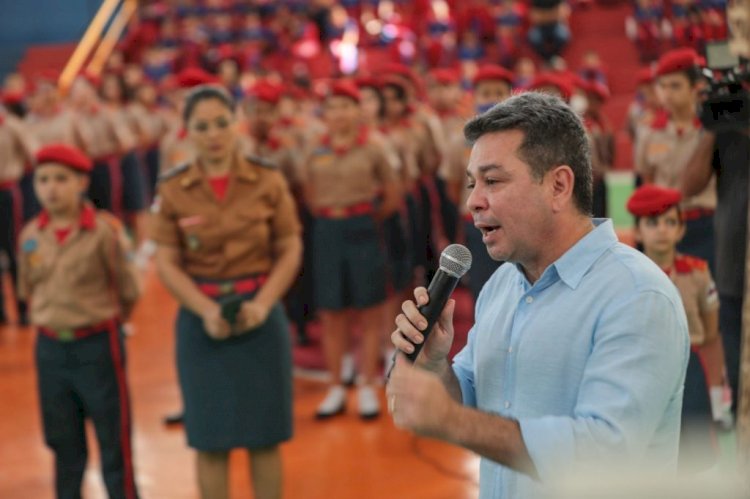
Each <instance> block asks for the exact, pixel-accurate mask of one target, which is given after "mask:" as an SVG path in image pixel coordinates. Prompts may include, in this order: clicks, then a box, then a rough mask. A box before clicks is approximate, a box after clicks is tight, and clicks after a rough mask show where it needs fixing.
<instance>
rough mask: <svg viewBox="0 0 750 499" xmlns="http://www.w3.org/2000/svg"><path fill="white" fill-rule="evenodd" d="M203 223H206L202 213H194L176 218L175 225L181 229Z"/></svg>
mask: <svg viewBox="0 0 750 499" xmlns="http://www.w3.org/2000/svg"><path fill="white" fill-rule="evenodd" d="M204 223H206V217H204V216H202V215H194V216H192V217H183V218H180V219H178V220H177V225H179V226H180V227H182V228H183V229H184V228H186V227H195V226H196V225H201V224H204Z"/></svg>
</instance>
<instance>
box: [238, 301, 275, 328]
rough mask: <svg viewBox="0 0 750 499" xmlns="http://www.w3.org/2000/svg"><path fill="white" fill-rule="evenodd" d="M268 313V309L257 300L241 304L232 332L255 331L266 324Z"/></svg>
mask: <svg viewBox="0 0 750 499" xmlns="http://www.w3.org/2000/svg"><path fill="white" fill-rule="evenodd" d="M269 312H270V308H269V307H268V306H266V305H265V304H263V303H260V302H259V301H257V300H249V301H246V302H242V306H241V307H240V311H239V313H238V314H237V324H236V326H235V330H234V332H235V333H244V332H247V331H250V330H251V329H255V328H256V327H258V326H260V325H261V324H263V323H264V322H266V318H267V317H268V313H269Z"/></svg>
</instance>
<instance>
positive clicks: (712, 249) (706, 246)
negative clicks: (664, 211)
mask: <svg viewBox="0 0 750 499" xmlns="http://www.w3.org/2000/svg"><path fill="white" fill-rule="evenodd" d="M677 251H679V252H680V253H684V254H686V255H690V256H697V257H698V258H702V259H704V260H706V261H707V262H708V268H709V269H710V270H711V275H716V258H715V256H714V255H715V254H716V244H715V241H714V217H713V215H707V216H702V217H700V218H696V219H695V220H688V221H687V222H686V223H685V237H683V238H682V241H680V242H679V243H678V244H677Z"/></svg>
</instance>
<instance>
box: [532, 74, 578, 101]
mask: <svg viewBox="0 0 750 499" xmlns="http://www.w3.org/2000/svg"><path fill="white" fill-rule="evenodd" d="M544 87H554V88H556V89H558V90H559V91H560V94H561V95H562V98H563V99H565V100H566V101H567V100H570V97H571V96H572V95H573V87H572V86H571V85H570V83H568V82H567V81H566V80H565V79H564V78H562V77H560V76H558V75H556V74H553V73H540V74H538V75H537V76H536V77H535V78H534V80H533V81H532V82H531V85H529V87H528V90H539V89H541V88H544Z"/></svg>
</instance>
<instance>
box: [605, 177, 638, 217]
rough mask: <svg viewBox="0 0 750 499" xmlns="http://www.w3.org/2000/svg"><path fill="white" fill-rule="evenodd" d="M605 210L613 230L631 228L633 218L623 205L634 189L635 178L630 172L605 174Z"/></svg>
mask: <svg viewBox="0 0 750 499" xmlns="http://www.w3.org/2000/svg"><path fill="white" fill-rule="evenodd" d="M606 182H607V209H608V211H609V218H611V219H612V223H613V224H614V226H615V229H630V228H632V227H633V216H632V215H631V214H630V213H628V210H627V208H625V204H626V203H627V202H628V198H629V197H630V195H631V194H632V193H633V190H634V189H635V176H634V175H633V172H631V171H624V172H610V173H608V174H607V178H606Z"/></svg>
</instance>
